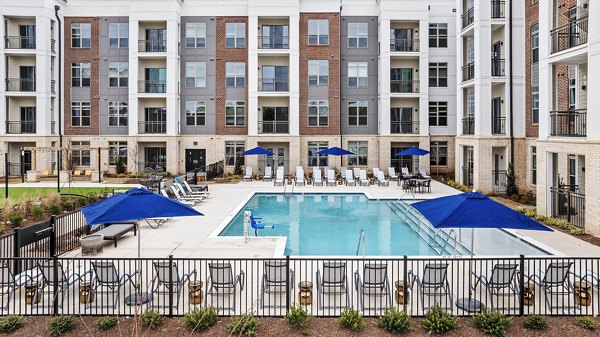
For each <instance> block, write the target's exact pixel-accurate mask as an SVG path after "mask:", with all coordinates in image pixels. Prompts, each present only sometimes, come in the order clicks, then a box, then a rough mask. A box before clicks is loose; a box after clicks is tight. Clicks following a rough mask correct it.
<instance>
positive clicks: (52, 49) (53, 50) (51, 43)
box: [50, 39, 56, 52]
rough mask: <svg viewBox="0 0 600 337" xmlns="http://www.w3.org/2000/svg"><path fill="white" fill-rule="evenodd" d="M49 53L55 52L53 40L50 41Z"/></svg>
mask: <svg viewBox="0 0 600 337" xmlns="http://www.w3.org/2000/svg"><path fill="white" fill-rule="evenodd" d="M50 51H51V52H55V51H56V40H55V39H50Z"/></svg>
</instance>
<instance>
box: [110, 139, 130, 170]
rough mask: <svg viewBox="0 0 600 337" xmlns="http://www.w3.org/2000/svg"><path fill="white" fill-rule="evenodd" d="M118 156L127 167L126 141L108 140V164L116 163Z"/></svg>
mask: <svg viewBox="0 0 600 337" xmlns="http://www.w3.org/2000/svg"><path fill="white" fill-rule="evenodd" d="M119 158H121V161H122V162H123V165H125V166H126V167H127V142H108V165H117V162H118V161H119Z"/></svg>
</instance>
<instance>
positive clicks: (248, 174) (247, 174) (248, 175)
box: [243, 166, 252, 181]
mask: <svg viewBox="0 0 600 337" xmlns="http://www.w3.org/2000/svg"><path fill="white" fill-rule="evenodd" d="M244 172H245V173H244V178H243V180H244V181H246V180H248V181H252V166H246V171H244Z"/></svg>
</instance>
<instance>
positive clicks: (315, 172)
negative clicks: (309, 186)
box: [313, 167, 323, 186]
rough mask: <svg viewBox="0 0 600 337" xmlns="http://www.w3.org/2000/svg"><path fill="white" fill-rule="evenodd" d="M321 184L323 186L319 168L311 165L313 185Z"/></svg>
mask: <svg viewBox="0 0 600 337" xmlns="http://www.w3.org/2000/svg"><path fill="white" fill-rule="evenodd" d="M315 185H321V186H323V178H322V177H321V169H320V168H318V167H313V186H315Z"/></svg>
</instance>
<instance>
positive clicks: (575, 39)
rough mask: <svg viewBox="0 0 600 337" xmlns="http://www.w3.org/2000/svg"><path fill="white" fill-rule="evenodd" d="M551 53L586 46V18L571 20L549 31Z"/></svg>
mask: <svg viewBox="0 0 600 337" xmlns="http://www.w3.org/2000/svg"><path fill="white" fill-rule="evenodd" d="M550 39H551V40H552V53H558V52H560V51H563V50H566V49H569V48H573V47H577V46H580V45H582V44H586V43H587V41H588V17H587V16H585V17H583V18H580V19H577V20H572V21H570V22H569V23H568V24H566V25H564V26H560V27H558V28H556V29H553V30H552V31H550Z"/></svg>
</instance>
